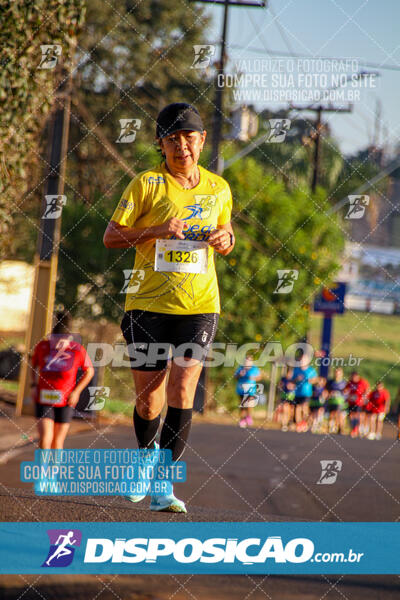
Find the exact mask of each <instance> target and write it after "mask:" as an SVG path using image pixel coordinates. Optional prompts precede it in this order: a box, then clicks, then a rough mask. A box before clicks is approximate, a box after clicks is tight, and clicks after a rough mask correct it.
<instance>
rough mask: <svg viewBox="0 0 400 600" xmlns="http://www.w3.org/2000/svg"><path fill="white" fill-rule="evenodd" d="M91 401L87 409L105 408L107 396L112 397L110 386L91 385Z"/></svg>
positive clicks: (89, 388) (89, 389)
mask: <svg viewBox="0 0 400 600" xmlns="http://www.w3.org/2000/svg"><path fill="white" fill-rule="evenodd" d="M88 391H89V402H88V404H87V406H86V408H85V410H103V408H104V405H105V403H106V398H109V397H110V388H109V387H106V386H102V385H100V386H89V387H88Z"/></svg>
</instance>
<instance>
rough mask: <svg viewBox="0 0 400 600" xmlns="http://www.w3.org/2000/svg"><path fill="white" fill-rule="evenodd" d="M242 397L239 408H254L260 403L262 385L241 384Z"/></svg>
mask: <svg viewBox="0 0 400 600" xmlns="http://www.w3.org/2000/svg"><path fill="white" fill-rule="evenodd" d="M242 387H243V391H244V392H245V393H244V395H243V396H242V397H241V399H240V408H254V407H255V406H257V404H258V403H259V401H260V398H261V396H262V394H263V393H264V384H262V383H254V382H250V383H242Z"/></svg>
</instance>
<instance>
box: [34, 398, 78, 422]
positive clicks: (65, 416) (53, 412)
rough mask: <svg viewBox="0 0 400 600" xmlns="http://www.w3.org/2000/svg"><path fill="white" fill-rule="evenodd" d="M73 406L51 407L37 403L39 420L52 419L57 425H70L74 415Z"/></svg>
mask: <svg viewBox="0 0 400 600" xmlns="http://www.w3.org/2000/svg"><path fill="white" fill-rule="evenodd" d="M73 410H74V409H73V408H72V406H50V405H46V404H39V403H38V402H37V403H36V418H37V419H52V420H53V421H54V422H55V423H70V422H71V419H72V413H73Z"/></svg>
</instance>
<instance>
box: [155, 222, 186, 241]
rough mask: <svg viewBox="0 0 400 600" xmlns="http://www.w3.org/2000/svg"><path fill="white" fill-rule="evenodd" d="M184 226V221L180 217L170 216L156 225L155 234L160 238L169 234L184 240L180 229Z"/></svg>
mask: <svg viewBox="0 0 400 600" xmlns="http://www.w3.org/2000/svg"><path fill="white" fill-rule="evenodd" d="M184 226H185V223H184V221H182V220H181V219H177V218H176V217H172V219H169V220H168V221H165V223H163V224H162V225H158V226H157V227H156V230H157V236H161V237H162V238H166V237H169V236H170V235H175V236H176V237H177V238H178V239H179V240H184V239H185V236H184V235H183V233H182V231H183V228H184Z"/></svg>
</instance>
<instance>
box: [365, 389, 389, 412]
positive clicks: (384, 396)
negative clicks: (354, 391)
mask: <svg viewBox="0 0 400 600" xmlns="http://www.w3.org/2000/svg"><path fill="white" fill-rule="evenodd" d="M387 400H390V394H389V392H388V390H386V389H385V388H383V389H382V390H372V392H371V393H370V394H369V396H368V404H367V410H368V411H369V412H373V413H381V412H385V406H386V402H387Z"/></svg>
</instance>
